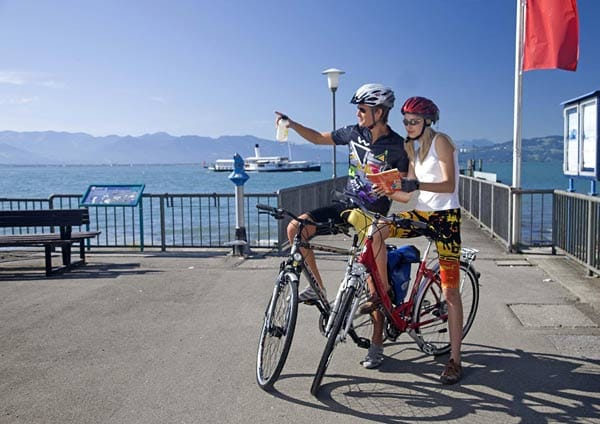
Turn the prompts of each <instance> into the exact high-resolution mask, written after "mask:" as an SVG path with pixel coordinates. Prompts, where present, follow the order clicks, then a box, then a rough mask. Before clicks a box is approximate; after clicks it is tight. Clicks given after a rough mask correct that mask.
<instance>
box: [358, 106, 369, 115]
mask: <svg viewBox="0 0 600 424" xmlns="http://www.w3.org/2000/svg"><path fill="white" fill-rule="evenodd" d="M358 111H359V112H360V113H367V108H365V107H360V106H359V107H358Z"/></svg>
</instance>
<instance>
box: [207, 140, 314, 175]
mask: <svg viewBox="0 0 600 424" xmlns="http://www.w3.org/2000/svg"><path fill="white" fill-rule="evenodd" d="M288 146H289V145H288ZM209 169H210V170H212V171H216V172H219V171H221V172H224V171H233V159H217V160H216V161H215V163H214V165H212V166H210V167H209ZM244 169H245V170H246V171H247V172H292V171H316V172H319V171H321V164H319V163H318V162H310V161H306V160H290V159H289V158H288V157H286V156H261V155H260V148H259V146H258V144H255V145H254V156H250V157H247V158H244Z"/></svg>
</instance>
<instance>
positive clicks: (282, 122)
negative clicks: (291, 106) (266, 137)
mask: <svg viewBox="0 0 600 424" xmlns="http://www.w3.org/2000/svg"><path fill="white" fill-rule="evenodd" d="M289 125H290V121H288V118H287V116H285V115H284V116H282V117H281V118H279V121H278V122H277V136H276V137H277V141H287V139H288V126H289Z"/></svg>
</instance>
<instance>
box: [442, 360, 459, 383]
mask: <svg viewBox="0 0 600 424" xmlns="http://www.w3.org/2000/svg"><path fill="white" fill-rule="evenodd" d="M461 377H462V367H461V366H460V364H457V363H456V362H454V359H450V360H449V361H448V363H447V364H446V368H444V371H443V372H442V375H441V376H440V380H441V381H442V383H444V384H454V383H456V382H458V381H459V380H460V378H461Z"/></svg>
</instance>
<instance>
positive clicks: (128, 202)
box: [79, 184, 144, 207]
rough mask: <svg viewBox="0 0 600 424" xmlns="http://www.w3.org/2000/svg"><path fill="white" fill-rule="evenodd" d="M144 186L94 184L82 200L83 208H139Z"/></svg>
mask: <svg viewBox="0 0 600 424" xmlns="http://www.w3.org/2000/svg"><path fill="white" fill-rule="evenodd" d="M143 192H144V184H93V185H91V186H89V187H88V189H87V190H86V192H85V194H84V195H83V197H82V198H81V201H80V202H79V204H80V205H81V206H131V207H134V206H137V205H138V203H139V202H140V199H141V197H142V193H143Z"/></svg>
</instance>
